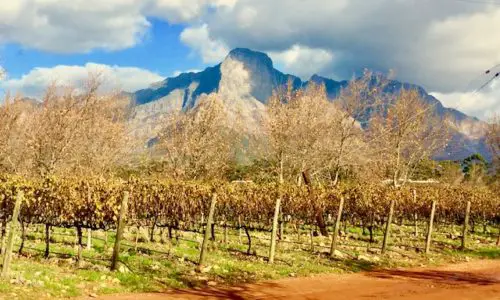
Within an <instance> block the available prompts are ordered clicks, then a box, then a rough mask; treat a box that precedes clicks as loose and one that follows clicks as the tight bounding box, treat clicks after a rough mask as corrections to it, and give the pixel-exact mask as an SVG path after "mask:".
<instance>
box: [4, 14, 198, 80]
mask: <svg viewBox="0 0 500 300" xmlns="http://www.w3.org/2000/svg"><path fill="white" fill-rule="evenodd" d="M150 22H151V24H152V26H151V29H150V30H149V32H148V33H147V34H146V35H145V36H144V38H143V39H142V41H141V42H140V43H138V44H137V45H136V46H134V47H131V48H127V49H123V50H118V51H106V50H99V49H97V50H91V51H90V52H88V53H69V54H59V53H53V52H52V53H51V52H48V51H42V50H37V49H33V48H27V47H24V46H23V45H19V44H14V43H9V44H6V45H4V47H3V48H2V49H1V52H0V57H1V60H2V62H3V66H4V68H5V69H6V70H8V72H9V76H10V77H14V78H18V77H21V76H22V75H23V74H26V73H28V72H29V71H30V70H32V69H33V68H36V67H47V68H49V67H54V66H57V65H84V64H86V63H87V62H94V63H99V64H106V65H117V66H129V67H138V68H143V69H147V70H150V71H152V72H154V73H157V74H160V75H162V76H165V77H168V76H171V75H172V74H174V72H176V71H183V70H189V69H202V68H203V67H204V66H205V64H204V63H203V61H202V59H201V58H200V57H199V56H197V55H192V54H191V50H190V49H189V47H187V46H186V45H184V44H183V43H182V42H181V41H180V40H179V36H180V33H181V32H182V30H183V29H184V28H185V27H184V26H183V25H175V24H174V25H171V24H169V23H168V22H166V21H162V20H157V19H150Z"/></svg>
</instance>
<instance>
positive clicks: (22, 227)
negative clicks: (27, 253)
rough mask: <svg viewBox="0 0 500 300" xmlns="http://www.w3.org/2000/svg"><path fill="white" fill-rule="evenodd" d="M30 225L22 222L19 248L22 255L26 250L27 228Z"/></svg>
mask: <svg viewBox="0 0 500 300" xmlns="http://www.w3.org/2000/svg"><path fill="white" fill-rule="evenodd" d="M27 226H28V225H27V224H25V223H24V222H21V245H20V246H19V251H18V253H19V254H20V255H21V254H23V249H24V242H25V241H26V229H27V228H26V227H27Z"/></svg>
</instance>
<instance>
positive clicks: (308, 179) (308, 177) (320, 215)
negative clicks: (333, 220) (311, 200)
mask: <svg viewBox="0 0 500 300" xmlns="http://www.w3.org/2000/svg"><path fill="white" fill-rule="evenodd" d="M302 177H303V179H304V183H305V184H306V185H307V187H308V189H309V194H310V195H311V196H312V197H314V192H313V189H312V180H311V175H310V174H309V170H305V171H303V172H302ZM316 223H317V225H318V227H319V231H320V233H321V235H322V236H328V229H327V228H326V224H325V219H324V217H323V211H321V210H320V209H316Z"/></svg>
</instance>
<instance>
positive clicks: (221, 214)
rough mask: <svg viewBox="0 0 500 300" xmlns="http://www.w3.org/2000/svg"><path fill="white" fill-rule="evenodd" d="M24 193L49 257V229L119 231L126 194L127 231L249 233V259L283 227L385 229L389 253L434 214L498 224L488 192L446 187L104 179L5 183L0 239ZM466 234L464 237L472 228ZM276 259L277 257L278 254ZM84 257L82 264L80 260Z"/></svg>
mask: <svg viewBox="0 0 500 300" xmlns="http://www.w3.org/2000/svg"><path fill="white" fill-rule="evenodd" d="M20 192H22V194H23V197H22V200H21V203H20V210H19V217H18V220H19V221H20V223H21V225H22V226H21V228H22V229H23V230H22V232H23V233H22V243H23V244H24V238H25V229H26V228H28V227H30V226H39V225H44V226H45V228H46V235H47V237H46V255H48V253H49V251H50V249H49V248H50V238H49V230H50V229H51V228H52V227H60V228H74V229H76V232H77V234H78V240H79V244H80V246H81V245H82V229H91V230H102V231H105V232H107V231H114V230H116V229H117V224H118V223H119V222H118V221H119V219H120V216H119V214H120V210H121V206H122V200H123V198H124V195H125V194H127V196H128V195H129V196H128V197H129V199H128V209H127V210H126V211H125V212H123V214H124V217H122V219H124V220H123V221H124V225H123V226H125V227H128V228H131V227H134V228H148V229H149V232H150V233H151V236H154V232H155V230H156V229H160V230H162V231H163V229H165V228H166V229H167V230H168V232H169V236H171V235H172V233H171V232H172V230H181V231H198V230H199V231H200V232H203V226H204V225H206V224H207V223H208V224H210V225H211V235H210V230H205V237H206V239H210V238H211V239H214V235H215V234H214V232H215V230H216V228H224V234H225V235H226V237H225V239H227V232H228V228H230V229H238V230H240V231H241V230H245V233H246V235H247V237H248V253H249V254H250V252H251V249H250V248H251V243H252V241H251V237H250V234H249V231H259V232H271V233H272V235H271V236H270V239H271V245H272V244H274V243H273V240H276V239H278V238H279V239H281V237H282V235H283V228H284V227H286V228H287V229H288V228H295V229H296V230H299V229H300V228H309V230H310V232H311V236H312V235H317V234H319V233H318V232H316V230H320V231H321V229H322V228H321V227H322V226H323V227H327V226H329V225H333V226H335V227H334V231H333V238H334V239H336V236H337V233H338V231H340V229H341V228H340V227H339V226H340V224H344V226H347V224H349V225H350V226H355V227H360V228H362V230H363V232H365V231H366V230H368V231H369V232H370V242H373V231H374V229H376V228H380V229H383V230H384V231H385V233H386V234H385V235H386V236H385V237H384V245H383V247H386V242H387V241H386V240H387V239H388V238H389V236H390V233H389V231H390V225H391V223H400V224H403V223H406V224H415V231H417V223H418V222H423V223H425V224H427V223H428V222H429V218H430V216H431V214H432V219H433V220H432V222H431V223H433V224H436V225H438V224H441V225H442V226H452V227H453V226H455V225H459V226H464V224H466V225H469V224H470V225H472V230H474V228H475V227H477V226H478V225H481V226H484V227H486V226H493V227H497V226H499V224H500V198H499V195H497V194H495V193H493V192H491V191H490V190H488V189H486V188H484V189H482V188H467V187H451V186H441V185H439V186H438V185H436V186H408V187H402V188H394V187H392V186H382V185H352V186H341V187H337V188H329V187H321V188H309V187H307V186H303V187H298V186H291V185H290V186H289V185H282V186H279V185H274V184H269V185H256V184H253V183H218V182H214V183H211V184H204V183H196V182H161V181H146V180H130V181H127V182H126V181H118V180H104V179H92V180H56V179H49V180H45V181H41V182H28V181H26V180H24V179H21V178H3V179H2V180H1V182H0V200H1V204H0V205H1V215H0V217H1V222H2V226H3V231H2V232H3V234H2V236H3V237H5V229H6V227H7V226H6V224H8V223H9V222H11V220H12V215H13V211H14V210H15V209H14V207H15V202H16V199H17V198H18V197H17V196H18V195H19V194H20ZM214 195H216V197H214ZM215 198H216V203H215V201H214V200H215ZM278 199H279V202H280V203H277V200H278ZM433 202H434V205H433ZM211 206H212V209H210V208H211ZM433 206H434V209H433ZM210 210H212V211H211V215H212V216H211V215H210V214H209V211H210ZM339 210H340V212H341V215H340V216H339ZM434 210H435V212H434ZM431 212H432V213H431ZM335 220H336V222H335ZM125 223H126V225H125ZM433 224H431V226H432V225H433ZM273 225H274V226H273ZM278 225H279V229H278V228H277V226H278ZM436 225H435V226H436ZM427 226H429V225H427ZM298 228H299V229H298ZM431 228H432V227H431ZM464 228H465V229H464V231H463V233H464V237H465V236H466V233H467V231H468V227H467V226H464ZM335 229H336V230H335ZM122 230H123V229H122ZM277 231H279V232H277ZM427 231H429V230H427ZM327 232H328V231H327ZM327 235H328V234H327ZM272 237H274V238H272ZM429 238H430V235H429V237H428V239H429ZM429 243H430V241H429ZM463 243H465V238H464V239H463ZM204 244H205V242H204ZM334 246H335V245H332V250H334V249H333V248H334ZM462 246H463V247H465V245H464V244H462ZM118 247H119V245H118ZM273 247H275V245H274V246H273ZM202 248H206V246H204V247H202ZM117 251H118V252H119V248H118V250H117ZM118 252H117V254H116V255H117V259H118V254H119V253H118ZM202 252H203V250H202ZM271 252H272V253H273V254H272V256H273V257H274V250H271ZM79 257H80V259H81V254H79ZM272 259H273V258H271V257H270V260H271V261H272Z"/></svg>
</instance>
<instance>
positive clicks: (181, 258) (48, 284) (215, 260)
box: [0, 226, 500, 299]
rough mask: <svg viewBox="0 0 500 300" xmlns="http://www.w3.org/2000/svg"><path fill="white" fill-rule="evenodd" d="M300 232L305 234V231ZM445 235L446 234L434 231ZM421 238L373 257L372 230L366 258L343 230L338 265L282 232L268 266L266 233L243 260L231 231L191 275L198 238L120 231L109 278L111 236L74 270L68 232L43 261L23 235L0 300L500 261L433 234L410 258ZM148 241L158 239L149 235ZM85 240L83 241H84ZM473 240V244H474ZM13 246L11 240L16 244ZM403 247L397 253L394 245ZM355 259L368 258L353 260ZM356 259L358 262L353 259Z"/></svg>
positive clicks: (405, 239) (36, 240)
mask: <svg viewBox="0 0 500 300" xmlns="http://www.w3.org/2000/svg"><path fill="white" fill-rule="evenodd" d="M306 229H307V228H306ZM440 230H441V231H443V232H445V231H449V230H450V229H448V228H440ZM419 231H420V233H421V235H420V236H419V237H418V238H415V237H413V228H412V227H411V226H403V227H399V226H394V231H393V232H394V233H395V237H394V238H392V239H391V245H392V248H391V251H389V252H388V253H387V254H386V255H384V256H382V255H380V254H379V253H378V251H379V250H378V249H380V243H381V234H382V231H380V230H379V229H377V230H376V231H375V235H376V241H377V242H376V243H374V244H372V245H371V246H370V251H369V252H368V251H367V241H368V239H367V236H366V235H363V232H362V230H361V229H360V228H348V230H347V232H348V233H349V235H348V236H349V239H346V238H343V239H342V240H341V241H340V249H339V250H341V252H342V253H343V254H344V256H345V257H344V258H343V259H330V258H329V256H328V255H327V252H328V249H329V245H330V242H329V239H328V238H325V237H314V251H313V252H311V249H310V248H311V246H310V237H309V236H308V234H309V233H308V230H304V231H303V232H302V234H301V240H300V243H302V244H298V241H297V239H298V237H297V233H295V232H291V231H290V232H287V233H286V234H285V239H284V240H283V241H281V242H279V243H278V247H277V254H276V262H275V264H274V265H270V264H268V263H267V255H268V245H269V240H268V236H269V234H267V233H265V232H260V233H259V232H252V235H253V238H252V244H253V247H252V255H247V254H246V250H247V246H246V241H247V240H246V236H245V235H244V234H243V236H242V237H241V243H240V242H239V238H238V232H237V231H236V230H232V231H231V232H230V233H231V235H230V240H229V244H228V245H224V244H222V243H221V242H220V240H222V238H223V236H222V234H221V233H220V232H219V233H218V236H217V239H218V241H217V242H214V243H212V244H211V246H210V252H209V254H208V257H207V266H208V267H207V268H205V269H204V270H202V272H199V271H198V270H197V269H198V267H197V265H196V264H195V262H196V261H197V260H198V257H199V242H200V241H201V235H200V234H195V233H189V232H183V233H182V237H181V240H179V242H176V241H175V240H173V241H166V242H165V243H160V242H157V243H151V242H146V238H144V237H142V238H141V239H140V240H141V241H143V242H139V243H138V244H137V246H138V247H137V249H135V233H133V232H128V233H127V234H126V235H125V238H126V240H125V241H124V242H123V247H122V253H121V255H120V261H121V262H123V265H124V266H126V267H122V268H121V272H110V271H109V258H110V257H111V248H112V245H113V242H114V236H113V235H112V234H110V235H109V236H108V243H107V247H105V243H104V240H103V237H104V235H103V233H102V232H94V237H93V240H92V242H93V244H92V249H91V250H87V249H84V251H83V255H84V264H83V266H82V268H80V269H77V268H76V264H75V259H74V256H75V253H76V247H75V246H74V242H75V233H74V231H73V230H65V229H56V230H55V232H54V233H53V234H52V238H51V240H52V242H51V248H50V250H51V255H50V257H49V259H44V258H43V252H44V249H45V244H44V240H43V234H42V233H41V232H34V231H31V232H29V233H28V236H27V240H26V242H25V251H24V255H23V256H18V255H15V256H14V257H13V262H12V272H11V279H4V280H1V281H0V299H2V298H4V299H34V298H36V299H49V298H71V297H78V296H88V295H91V294H97V295H102V294H112V293H129V292H156V291H163V290H166V289H170V288H189V287H198V286H204V285H207V283H210V284H212V285H213V284H217V285H232V284H238V283H243V282H256V281H261V280H267V279H279V278H284V277H300V276H311V275H313V274H325V273H337V274H341V273H350V272H359V271H364V270H370V269H373V268H380V267H384V268H386V267H387V268H390V267H401V266H405V267H411V266H420V265H433V264H441V263H449V262H460V261H465V260H467V259H470V258H481V259H483V258H488V259H498V258H500V249H498V248H496V247H494V246H493V245H494V236H495V234H497V233H495V232H493V233H491V235H487V234H478V235H473V236H471V237H470V239H469V243H468V246H469V248H468V250H466V251H460V250H458V246H459V244H460V242H459V239H454V240H452V239H449V238H447V237H446V235H445V234H441V233H440V232H436V234H435V243H434V244H433V253H432V254H430V255H428V256H426V255H423V254H422V253H421V252H416V251H415V248H422V247H423V236H422V233H424V232H425V228H423V227H422V228H419ZM156 239H157V240H159V239H160V237H159V236H158V235H157V236H156ZM84 241H86V237H85V238H84ZM478 241H479V242H478ZM16 244H19V241H17V242H16ZM398 245H403V246H398ZM360 255H362V256H364V257H367V258H369V259H368V260H365V259H361V257H360ZM357 258H360V259H357Z"/></svg>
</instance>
